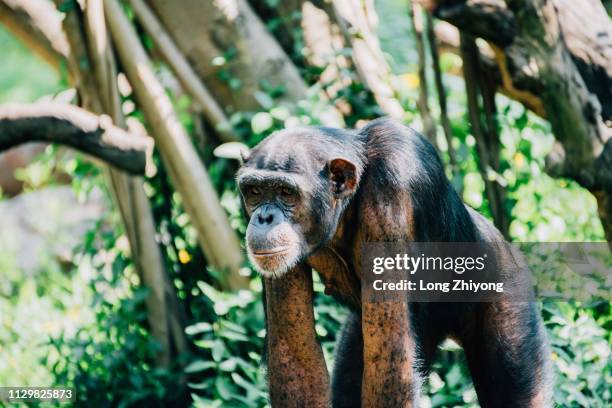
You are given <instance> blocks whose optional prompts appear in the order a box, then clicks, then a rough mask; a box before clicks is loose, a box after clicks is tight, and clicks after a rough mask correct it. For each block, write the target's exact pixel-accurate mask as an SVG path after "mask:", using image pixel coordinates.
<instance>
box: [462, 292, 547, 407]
mask: <svg viewBox="0 0 612 408" xmlns="http://www.w3.org/2000/svg"><path fill="white" fill-rule="evenodd" d="M476 310H477V312H476V313H475V315H476V316H475V319H476V320H475V321H473V326H472V325H470V326H472V327H471V330H470V333H467V334H465V335H464V336H463V338H462V339H461V341H462V343H463V346H464V349H465V354H466V357H467V361H468V365H469V367H470V371H471V373H472V378H473V380H474V386H475V388H476V393H477V394H478V400H479V402H480V405H481V406H482V407H484V408H488V407H494V408H503V407H513V408H514V407H549V406H551V402H550V401H549V397H550V396H551V390H550V387H551V382H550V381H549V380H550V375H549V374H550V373H549V369H550V367H549V366H550V365H549V351H548V347H547V344H546V340H545V335H544V329H543V327H542V323H541V320H540V316H539V311H538V308H537V304H536V303H533V302H520V303H519V302H497V303H481V304H479V305H477V307H476Z"/></svg>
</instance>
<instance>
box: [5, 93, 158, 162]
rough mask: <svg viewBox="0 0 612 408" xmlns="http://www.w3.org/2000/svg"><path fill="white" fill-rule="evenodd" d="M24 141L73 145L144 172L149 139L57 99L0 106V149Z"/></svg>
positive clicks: (106, 160)
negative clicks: (53, 101)
mask: <svg viewBox="0 0 612 408" xmlns="http://www.w3.org/2000/svg"><path fill="white" fill-rule="evenodd" d="M27 142H50V143H59V144H63V145H67V146H70V147H73V148H75V149H77V150H80V151H82V152H85V153H88V154H90V155H92V156H95V157H97V158H99V159H101V160H103V161H105V162H107V163H109V164H111V165H113V166H115V167H117V168H119V169H121V170H123V171H126V172H128V173H132V174H144V173H145V168H146V163H147V155H148V152H149V151H150V150H151V149H152V141H151V139H149V138H146V137H142V136H134V135H131V134H129V133H127V132H126V131H124V130H122V129H120V128H118V127H115V126H114V125H113V124H112V121H111V119H110V118H109V117H108V116H97V115H94V114H92V113H89V112H87V111H86V110H84V109H81V108H78V107H76V106H71V105H63V104H57V103H36V104H31V105H22V104H7V105H3V106H0V151H4V150H7V149H9V148H11V147H14V146H17V145H19V144H22V143H27Z"/></svg>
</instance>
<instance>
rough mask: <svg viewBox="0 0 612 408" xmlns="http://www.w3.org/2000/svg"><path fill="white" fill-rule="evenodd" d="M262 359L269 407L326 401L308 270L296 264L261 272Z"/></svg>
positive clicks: (326, 381) (327, 391)
mask: <svg viewBox="0 0 612 408" xmlns="http://www.w3.org/2000/svg"><path fill="white" fill-rule="evenodd" d="M264 289H265V297H266V305H265V306H266V317H267V319H266V320H267V321H266V326H267V336H266V338H267V344H266V347H267V364H268V382H269V389H270V401H271V403H272V406H273V407H283V408H284V407H329V406H331V403H330V388H329V374H328V372H327V367H326V366H325V360H324V358H323V351H322V350H321V346H320V345H319V343H318V342H317V339H316V333H315V322H314V313H313V291H312V272H311V270H310V268H308V267H306V266H303V265H300V266H297V267H295V268H293V270H291V271H289V272H287V273H286V274H284V275H283V276H282V278H279V279H274V278H264Z"/></svg>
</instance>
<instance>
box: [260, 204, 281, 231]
mask: <svg viewBox="0 0 612 408" xmlns="http://www.w3.org/2000/svg"><path fill="white" fill-rule="evenodd" d="M280 218H281V217H280V212H279V210H278V209H277V208H275V207H273V206H265V207H262V208H261V209H260V210H259V211H258V213H257V214H256V216H255V224H256V225H257V226H258V227H268V228H269V227H272V226H274V225H276V224H278V223H279V221H280Z"/></svg>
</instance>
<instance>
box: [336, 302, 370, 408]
mask: <svg viewBox="0 0 612 408" xmlns="http://www.w3.org/2000/svg"><path fill="white" fill-rule="evenodd" d="M362 336H363V335H362V332H361V316H359V315H358V314H357V313H351V314H350V315H349V316H348V317H347V319H346V322H344V325H343V327H342V331H341V332H340V335H339V336H338V340H337V343H336V350H335V353H334V355H335V358H336V363H335V364H334V371H333V374H332V406H333V407H334V408H355V407H360V406H361V379H362V377H363V337H362Z"/></svg>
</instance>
